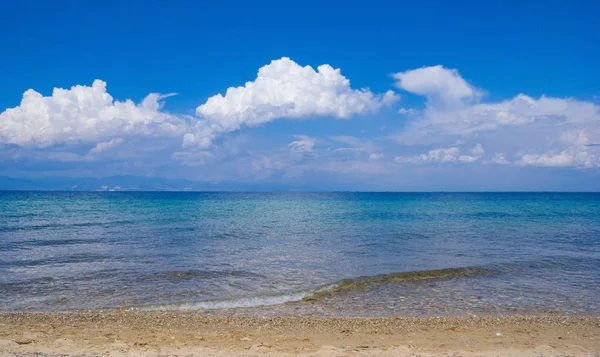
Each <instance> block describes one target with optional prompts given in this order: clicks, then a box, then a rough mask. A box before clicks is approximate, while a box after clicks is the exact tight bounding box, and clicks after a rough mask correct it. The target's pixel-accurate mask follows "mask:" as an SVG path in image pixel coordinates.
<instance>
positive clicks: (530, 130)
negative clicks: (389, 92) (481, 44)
mask: <svg viewBox="0 0 600 357" xmlns="http://www.w3.org/2000/svg"><path fill="white" fill-rule="evenodd" d="M399 75H400V76H399ZM399 75H396V78H398V79H399V80H401V81H400V82H399V84H398V86H399V87H400V88H403V89H405V90H408V91H411V92H413V93H416V94H420V95H423V96H426V97H427V98H428V99H430V100H428V101H427V104H426V108H425V110H424V111H423V112H422V114H421V115H419V116H417V117H415V119H414V120H413V121H411V122H410V123H409V124H408V125H407V126H406V128H405V129H404V130H402V131H401V132H400V133H398V134H397V136H396V137H395V138H396V140H397V141H398V142H399V143H400V144H402V145H416V144H418V145H431V146H434V145H436V146H437V145H444V146H445V145H451V144H452V143H473V142H474V141H475V140H477V141H480V142H483V143H484V144H485V145H486V147H491V148H492V149H493V151H499V152H503V154H502V158H504V159H503V160H502V159H501V158H500V157H498V158H497V160H496V161H497V162H496V163H502V164H506V163H504V161H507V160H506V158H505V157H504V153H508V154H509V155H510V156H515V157H517V158H519V159H518V160H517V161H516V162H515V164H517V165H521V166H565V167H567V166H568V167H576V168H592V167H600V164H599V163H598V160H599V157H600V156H599V154H600V152H599V150H598V149H597V147H595V146H593V143H597V142H599V141H600V106H598V105H597V104H595V103H593V102H585V101H580V100H576V99H573V98H553V97H547V96H541V97H539V98H537V99H536V98H532V97H530V96H527V95H525V94H519V95H517V96H516V97H514V98H512V99H508V100H504V101H500V102H491V103H485V102H481V101H480V100H481V98H480V97H481V96H480V92H479V91H477V90H476V89H474V87H472V86H470V85H469V84H468V83H467V82H466V81H465V80H464V79H462V78H461V77H460V75H459V74H458V72H456V71H449V70H446V69H445V68H443V67H440V66H436V67H428V68H421V69H417V70H414V71H407V72H403V73H402V74H399ZM435 78H437V79H435ZM436 98H438V99H441V100H436ZM465 99H469V100H465ZM449 102H450V103H453V105H448V103H449ZM474 156H477V154H476V153H474ZM465 160H468V158H465ZM492 162H494V160H493V159H492Z"/></svg>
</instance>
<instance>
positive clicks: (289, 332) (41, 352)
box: [0, 311, 600, 356]
mask: <svg viewBox="0 0 600 357" xmlns="http://www.w3.org/2000/svg"><path fill="white" fill-rule="evenodd" d="M0 355H2V356H59V355H60V356H63V355H69V356H98V355H106V356H157V355H161V356H164V355H169V356H173V355H176V356H363V355H364V356H412V355H421V356H438V355H461V356H542V355H543V356H557V355H569V356H600V318H597V317H558V316H546V317H544V316H502V317H490V316H488V317H476V316H470V317H463V318H459V317H424V318H415V317H388V318H318V317H268V318H259V317H228V316H205V315H204V314H203V313H202V312H174V311H170V312H133V311H121V312H119V311H114V312H100V311H97V312H71V313H52V314H41V313H15V314H0Z"/></svg>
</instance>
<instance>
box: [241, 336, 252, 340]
mask: <svg viewBox="0 0 600 357" xmlns="http://www.w3.org/2000/svg"><path fill="white" fill-rule="evenodd" d="M240 341H252V339H251V338H250V337H248V336H246V337H242V338H240Z"/></svg>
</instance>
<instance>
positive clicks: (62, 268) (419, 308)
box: [0, 192, 600, 316]
mask: <svg viewBox="0 0 600 357" xmlns="http://www.w3.org/2000/svg"><path fill="white" fill-rule="evenodd" d="M447 268H461V269H462V268H467V270H459V271H461V272H464V271H477V272H481V274H479V273H477V274H462V273H460V274H450V275H447V276H428V277H426V278H423V279H390V278H389V277H390V276H389V275H388V276H386V277H385V278H381V277H380V278H367V279H364V278H363V279H359V280H345V281H344V282H342V281H343V280H344V279H356V278H358V277H365V276H377V275H380V274H390V273H398V272H422V271H430V270H436V269H447ZM483 272H485V273H483ZM420 274H425V275H428V274H429V273H420ZM434 275H435V274H434ZM392 276H397V275H392ZM344 286H346V287H347V288H343V289H341V288H340V287H344ZM315 289H320V290H324V291H321V292H318V293H316V294H315V293H314V292H315ZM302 299H304V300H306V301H301V300H302ZM298 300H300V301H298ZM293 301H297V302H293ZM261 305H269V306H267V307H260V306H261ZM256 306H259V307H256ZM113 307H128V308H142V309H206V313H215V314H223V313H225V314H259V315H268V314H278V315H288V314H308V315H346V316H386V315H399V314H400V315H415V314H416V315H421V314H444V315H447V314H453V315H454V314H458V315H460V314H465V313H510V312H519V313H538V312H541V313H548V312H550V313H561V314H586V315H590V314H591V315H598V314H599V311H600V194H592V193H585V194H584V193H582V194H579V193H493V194H490V193H459V194H456V193H167V192H161V193H133V192H130V193H118V192H113V193H105V192H101V193H100V192H98V193H81V192H80V193H70V192H69V193H67V192H0V310H1V311H64V310H71V309H90V308H91V309H95V308H113ZM222 308H228V309H225V310H223V309H222Z"/></svg>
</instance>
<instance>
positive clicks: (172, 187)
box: [0, 176, 306, 191]
mask: <svg viewBox="0 0 600 357" xmlns="http://www.w3.org/2000/svg"><path fill="white" fill-rule="evenodd" d="M292 189H298V188H295V187H290V186H288V185H284V184H280V183H272V182H261V183H243V182H234V181H221V182H200V181H192V180H184V179H167V178H160V177H147V176H108V177H102V178H94V177H48V178H38V179H31V178H13V177H7V176H0V190H18V191H26V190H32V191H42V190H43V191H289V190H292ZM304 189H306V188H304ZM300 190H302V188H300Z"/></svg>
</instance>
